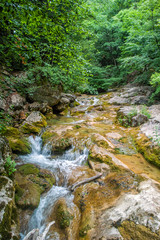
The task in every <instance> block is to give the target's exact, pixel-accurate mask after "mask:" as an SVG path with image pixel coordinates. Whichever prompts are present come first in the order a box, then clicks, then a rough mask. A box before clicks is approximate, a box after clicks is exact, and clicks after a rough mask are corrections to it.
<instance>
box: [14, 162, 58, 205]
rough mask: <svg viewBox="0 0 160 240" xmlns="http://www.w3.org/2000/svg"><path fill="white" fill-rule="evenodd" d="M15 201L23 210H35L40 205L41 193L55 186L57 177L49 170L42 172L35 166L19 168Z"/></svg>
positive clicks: (25, 165) (16, 177) (16, 178)
mask: <svg viewBox="0 0 160 240" xmlns="http://www.w3.org/2000/svg"><path fill="white" fill-rule="evenodd" d="M15 182H16V194H15V200H16V204H17V206H18V207H20V208H22V209H35V208H36V207H38V205H39V201H40V195H41V193H43V192H45V191H48V190H49V189H50V188H51V187H52V185H53V184H55V177H54V176H53V174H52V173H50V172H49V171H48V170H42V169H40V168H38V167H36V166H34V165H33V164H24V165H22V166H20V167H18V169H17V171H16V174H15Z"/></svg>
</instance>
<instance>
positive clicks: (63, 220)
mask: <svg viewBox="0 0 160 240" xmlns="http://www.w3.org/2000/svg"><path fill="white" fill-rule="evenodd" d="M72 219H73V216H72V215H71V214H70V213H69V211H68V210H67V208H66V206H65V205H64V204H62V203H60V204H59V206H58V207H57V220H58V224H59V226H60V228H61V229H65V228H67V227H69V225H70V221H71V220H72Z"/></svg>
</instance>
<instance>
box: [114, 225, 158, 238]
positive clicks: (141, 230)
mask: <svg viewBox="0 0 160 240" xmlns="http://www.w3.org/2000/svg"><path fill="white" fill-rule="evenodd" d="M118 230H119V231H120V233H121V235H122V237H123V239H126V240H132V239H135V240H150V239H154V240H160V236H159V235H158V234H156V233H153V232H152V231H151V230H150V229H149V228H147V227H145V226H143V225H139V224H135V223H134V222H131V221H124V222H123V223H122V224H121V226H120V227H119V228H118Z"/></svg>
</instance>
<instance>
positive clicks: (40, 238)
mask: <svg viewBox="0 0 160 240" xmlns="http://www.w3.org/2000/svg"><path fill="white" fill-rule="evenodd" d="M54 223H55V221H53V222H50V223H49V224H48V225H47V227H46V228H45V230H44V232H43V233H42V235H41V234H40V233H39V229H33V230H32V231H30V232H29V233H28V234H27V235H26V236H25V237H24V239H23V240H45V237H46V235H47V233H48V231H49V229H50V227H51V226H52V225H53V224H54Z"/></svg>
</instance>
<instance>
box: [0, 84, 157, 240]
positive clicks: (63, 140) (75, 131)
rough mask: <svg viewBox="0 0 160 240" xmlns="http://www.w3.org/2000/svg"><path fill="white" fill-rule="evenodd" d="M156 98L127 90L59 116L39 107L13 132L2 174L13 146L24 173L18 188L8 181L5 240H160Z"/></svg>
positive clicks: (88, 100)
mask: <svg viewBox="0 0 160 240" xmlns="http://www.w3.org/2000/svg"><path fill="white" fill-rule="evenodd" d="M149 93H150V92H149V88H148V87H146V88H145V87H135V86H131V85H128V86H126V87H124V88H121V89H118V90H117V91H113V92H112V91H111V92H109V93H106V94H102V95H99V96H87V95H80V96H78V97H77V98H76V102H74V103H73V100H74V99H72V100H70V101H71V103H70V102H69V100H68V102H67V103H66V105H65V106H66V107H67V108H65V110H64V108H62V106H63V105H64V104H63V103H60V105H59V108H58V107H57V108H56V112H54V111H51V108H50V107H47V106H46V109H49V111H48V110H46V111H43V113H42V110H41V111H40V109H41V108H40V106H41V105H38V104H37V105H38V106H39V107H38V108H35V107H34V108H33V109H32V108H31V106H30V108H29V109H30V110H29V111H30V112H29V114H26V113H25V118H24V119H23V120H22V118H21V121H20V123H19V125H18V126H17V125H15V126H14V127H9V128H7V130H6V131H5V132H4V135H5V137H6V138H7V139H8V143H7V142H6V143H5V144H4V141H7V140H6V138H3V142H2V144H1V153H2V159H3V162H2V163H1V166H2V167H1V168H2V171H1V173H3V166H4V165H5V161H6V158H7V157H6V154H5V152H7V151H9V150H7V151H6V150H5V148H6V146H8V148H11V149H12V152H13V153H14V154H15V155H14V158H15V161H16V163H17V167H16V168H17V171H16V172H15V176H14V184H13V182H12V181H11V180H10V179H9V178H8V177H7V176H2V175H1V178H3V180H4V181H2V183H3V182H4V184H2V187H1V191H0V194H1V195H2V197H3V199H5V200H2V197H1V198H0V200H1V206H2V207H1V208H0V210H1V215H0V217H1V218H0V221H1V224H0V234H1V235H0V239H1V240H6V239H8V240H9V239H18V238H19V237H18V231H19V230H20V232H21V236H22V238H24V239H37V240H38V239H50V240H51V239H54V240H78V239H80V240H83V239H84V240H89V239H95V240H111V239H117V240H120V239H124V240H129V239H130V240H131V239H134V240H138V239H140V240H145V239H146V240H147V239H160V235H159V233H160V232H159V230H160V185H159V184H160V169H159V167H160V104H157V105H152V106H149V107H147V106H146V105H145V104H147V101H148V96H149ZM63 98H64V96H62V97H61V99H63ZM65 98H66V99H67V95H65ZM69 98H70V99H71V96H70V95H68V99H69ZM61 101H62V100H61ZM66 101H67V100H66ZM32 105H35V104H32ZM69 105H70V107H69ZM32 107H33V106H32ZM57 109H58V112H59V114H58V115H55V113H56V114H57ZM62 111H63V112H62ZM27 115H28V116H27ZM1 141H2V140H1ZM9 154H11V153H9ZM17 154H18V155H17ZM22 154H23V155H22ZM19 155H20V156H19ZM98 174H102V176H101V177H99V178H98V179H96V180H94V181H89V179H90V178H92V177H94V176H97V175H98ZM81 181H82V182H83V181H85V183H84V184H80V185H79V186H77V187H76V188H75V189H74V191H71V186H72V185H73V184H77V183H79V182H81ZM87 181H88V182H87ZM8 186H10V187H8ZM14 188H15V191H14ZM7 189H10V190H7ZM9 191H11V193H10V195H8V194H9ZM14 195H15V196H14ZM3 202H4V203H3ZM47 204H48V205H47ZM9 206H11V207H10V208H9ZM8 208H9V214H10V215H9V216H11V217H10V218H9V217H8V215H7V213H8V212H6V209H8ZM16 208H17V210H16ZM6 216H7V217H6ZM7 219H10V222H8V223H7V224H5V223H6V221H7ZM38 219H41V221H39V220H38ZM18 222H19V223H18ZM49 224H50V225H49ZM16 226H19V227H17V228H16ZM47 226H49V227H48V228H47ZM46 228H47V231H46V235H45V236H44V235H43V233H44V232H45V230H46ZM33 229H39V230H36V231H33V232H32V233H31V234H30V236H29V235H28V236H27V233H28V232H30V231H32V230H33ZM4 230H5V231H4ZM31 235H32V236H31ZM6 236H7V238H6Z"/></svg>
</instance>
